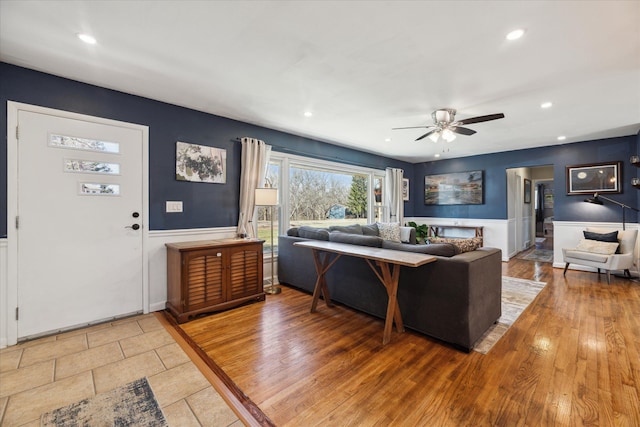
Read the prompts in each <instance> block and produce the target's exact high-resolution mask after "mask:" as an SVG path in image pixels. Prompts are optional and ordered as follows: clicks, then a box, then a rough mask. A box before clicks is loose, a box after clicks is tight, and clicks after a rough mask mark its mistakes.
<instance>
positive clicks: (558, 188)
mask: <svg viewBox="0 0 640 427" xmlns="http://www.w3.org/2000/svg"><path fill="white" fill-rule="evenodd" d="M639 140H640V136H638V135H630V136H625V137H619V138H610V139H601V140H597V141H587V142H579V143H574V144H564V145H556V146H549V147H543V148H534V149H528V150H517V151H508V152H504V153H497V154H487V155H483V156H473V157H464V158H460V159H452V160H439V161H434V162H428V163H423V164H420V165H414V171H413V182H414V183H415V184H414V185H413V186H412V187H410V188H411V191H412V194H411V198H412V199H413V200H414V205H413V212H414V215H415V216H426V217H443V218H486V219H505V218H507V205H506V203H505V200H506V198H507V176H506V170H507V169H509V168H520V167H534V166H548V165H553V179H554V181H553V194H554V219H555V220H556V221H595V222H620V221H621V219H622V211H621V208H620V207H619V206H617V205H614V204H611V203H606V202H605V204H604V205H603V206H597V205H591V204H588V203H584V199H585V196H568V195H567V189H566V166H570V165H581V164H593V163H599V162H610V161H620V162H622V181H621V184H622V185H621V186H622V191H623V193H622V194H611V195H607V196H608V197H610V198H611V199H614V200H617V201H619V202H621V203H624V204H626V205H629V206H637V205H638V202H639V201H638V190H637V189H636V188H634V187H632V186H631V178H632V177H634V176H637V173H638V170H637V169H638V168H636V167H635V166H632V165H631V163H630V162H629V158H630V157H631V156H632V155H633V154H636V153H637V152H638V143H639ZM479 169H480V170H484V204H482V205H461V206H433V205H425V204H424V177H425V175H433V174H440V173H447V172H464V171H469V170H479ZM626 218H627V222H637V220H638V216H637V215H636V212H634V211H632V210H630V209H627V211H626Z"/></svg>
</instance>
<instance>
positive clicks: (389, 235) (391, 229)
mask: <svg viewBox="0 0 640 427" xmlns="http://www.w3.org/2000/svg"><path fill="white" fill-rule="evenodd" d="M376 225H377V226H378V232H379V233H380V237H382V238H383V239H384V240H391V241H392V242H401V240H400V223H399V222H376Z"/></svg>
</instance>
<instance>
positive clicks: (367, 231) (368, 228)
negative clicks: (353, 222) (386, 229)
mask: <svg viewBox="0 0 640 427" xmlns="http://www.w3.org/2000/svg"><path fill="white" fill-rule="evenodd" d="M362 234H364V235H365V236H379V235H380V231H379V230H378V226H377V225H376V224H369V225H363V226H362Z"/></svg>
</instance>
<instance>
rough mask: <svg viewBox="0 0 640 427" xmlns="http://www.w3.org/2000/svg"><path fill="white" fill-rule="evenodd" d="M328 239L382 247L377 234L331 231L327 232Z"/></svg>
mask: <svg viewBox="0 0 640 427" xmlns="http://www.w3.org/2000/svg"><path fill="white" fill-rule="evenodd" d="M329 241H331V242H338V243H348V244H350V245H359V246H370V247H374V248H380V247H382V239H381V238H380V237H378V236H365V235H363V234H352V233H343V232H342V231H332V232H331V233H329Z"/></svg>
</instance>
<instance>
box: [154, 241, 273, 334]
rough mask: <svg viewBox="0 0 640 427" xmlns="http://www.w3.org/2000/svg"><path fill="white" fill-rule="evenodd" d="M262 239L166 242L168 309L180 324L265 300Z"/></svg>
mask: <svg viewBox="0 0 640 427" xmlns="http://www.w3.org/2000/svg"><path fill="white" fill-rule="evenodd" d="M263 243H264V242H263V241H262V240H245V239H243V240H240V239H229V240H207V241H202V242H180V243H166V244H165V246H166V247H167V310H168V311H169V313H171V314H172V315H173V317H174V318H175V319H176V320H177V322H178V323H182V322H186V321H188V320H191V319H193V318H194V317H195V316H197V315H200V314H205V313H210V312H214V311H220V310H226V309H229V308H233V307H237V306H239V305H241V304H245V303H248V302H252V301H264V298H265V294H264V291H263V289H262V245H263Z"/></svg>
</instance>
